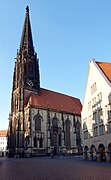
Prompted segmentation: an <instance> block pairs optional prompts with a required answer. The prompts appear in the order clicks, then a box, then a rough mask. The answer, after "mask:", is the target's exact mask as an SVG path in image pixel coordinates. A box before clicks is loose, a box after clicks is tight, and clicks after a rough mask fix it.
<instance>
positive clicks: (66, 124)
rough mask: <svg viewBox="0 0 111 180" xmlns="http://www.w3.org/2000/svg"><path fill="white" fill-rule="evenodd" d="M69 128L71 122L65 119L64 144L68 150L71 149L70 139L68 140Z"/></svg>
mask: <svg viewBox="0 0 111 180" xmlns="http://www.w3.org/2000/svg"><path fill="white" fill-rule="evenodd" d="M70 126H71V121H70V120H69V119H67V120H66V121H65V131H66V132H65V143H66V148H67V149H69V148H70V147H71V139H70Z"/></svg>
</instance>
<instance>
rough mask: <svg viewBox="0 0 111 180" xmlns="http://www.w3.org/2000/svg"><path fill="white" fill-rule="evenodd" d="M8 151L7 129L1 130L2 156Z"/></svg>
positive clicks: (0, 153) (0, 146)
mask: <svg viewBox="0 0 111 180" xmlns="http://www.w3.org/2000/svg"><path fill="white" fill-rule="evenodd" d="M6 153H7V130H0V156H6Z"/></svg>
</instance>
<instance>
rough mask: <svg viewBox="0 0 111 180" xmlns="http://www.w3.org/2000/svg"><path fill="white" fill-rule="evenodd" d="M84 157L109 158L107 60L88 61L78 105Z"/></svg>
mask: <svg viewBox="0 0 111 180" xmlns="http://www.w3.org/2000/svg"><path fill="white" fill-rule="evenodd" d="M82 129H83V147H84V158H85V159H97V160H98V161H102V160H107V161H111V63H109V62H97V61H95V60H94V59H93V60H91V62H90V64H89V72H88V78H87V82H86V90H85V95H84V102H83V108H82Z"/></svg>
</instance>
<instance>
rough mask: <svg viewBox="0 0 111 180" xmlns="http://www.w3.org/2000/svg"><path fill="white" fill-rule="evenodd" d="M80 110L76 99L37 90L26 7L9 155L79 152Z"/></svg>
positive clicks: (15, 75)
mask: <svg viewBox="0 0 111 180" xmlns="http://www.w3.org/2000/svg"><path fill="white" fill-rule="evenodd" d="M81 109H82V105H81V102H80V100H79V99H77V98H75V97H71V96H68V95H64V94H61V93H57V92H54V91H51V90H48V89H44V88H41V87H40V73H39V59H38V57H37V53H36V52H35V51H34V46H33V39H32V33H31V24H30V18H29V7H28V6H27V7H26V16H25V21H24V27H23V32H22V37H21V42H20V48H19V50H18V51H17V57H16V62H15V67H14V73H13V88H12V99H11V113H10V115H9V128H8V150H9V156H10V157H13V156H14V155H16V154H18V155H19V156H21V157H23V156H37V155H49V154H50V153H51V152H52V151H53V153H54V154H55V155H58V154H60V153H63V154H64V153H67V152H70V153H73V154H76V153H81V126H80V124H81Z"/></svg>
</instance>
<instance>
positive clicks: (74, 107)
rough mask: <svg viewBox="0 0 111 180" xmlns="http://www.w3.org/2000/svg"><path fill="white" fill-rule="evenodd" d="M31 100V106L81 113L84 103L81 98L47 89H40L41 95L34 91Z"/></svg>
mask: <svg viewBox="0 0 111 180" xmlns="http://www.w3.org/2000/svg"><path fill="white" fill-rule="evenodd" d="M29 102H30V105H31V106H34V107H35V106H36V107H39V108H45V109H47V108H49V109H51V110H57V111H62V110H63V111H64V112H67V113H75V114H78V115H80V114H81V110H82V104H81V102H80V100H79V99H77V98H74V97H71V96H68V95H64V94H60V93H58V92H54V91H50V90H47V89H43V88H41V89H40V96H39V95H37V94H34V93H32V94H31V96H30V98H29Z"/></svg>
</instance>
